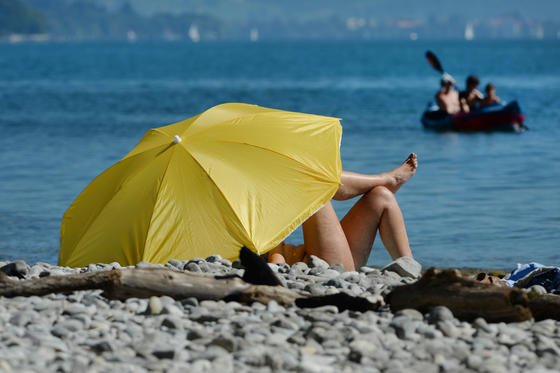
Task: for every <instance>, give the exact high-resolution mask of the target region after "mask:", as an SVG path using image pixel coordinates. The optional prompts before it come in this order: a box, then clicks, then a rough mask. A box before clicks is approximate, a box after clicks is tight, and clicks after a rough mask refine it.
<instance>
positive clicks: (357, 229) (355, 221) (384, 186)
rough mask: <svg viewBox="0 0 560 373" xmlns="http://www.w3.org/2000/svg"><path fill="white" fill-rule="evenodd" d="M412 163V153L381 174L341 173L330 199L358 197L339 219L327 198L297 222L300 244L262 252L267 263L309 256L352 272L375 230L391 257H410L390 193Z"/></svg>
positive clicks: (412, 167)
mask: <svg viewBox="0 0 560 373" xmlns="http://www.w3.org/2000/svg"><path fill="white" fill-rule="evenodd" d="M417 167H418V159H417V157H416V154H414V153H412V154H410V155H409V156H408V158H407V159H406V160H405V161H404V162H403V163H402V164H401V165H400V166H399V167H397V168H395V169H394V170H391V171H389V172H386V173H382V174H359V173H355V172H348V171H342V176H341V180H340V187H339V189H338V191H337V192H336V194H335V195H334V197H333V199H334V200H339V201H342V200H348V199H352V198H354V197H357V196H361V198H360V199H359V200H358V202H356V204H354V206H352V207H351V208H350V211H348V213H347V214H346V216H345V217H344V218H343V219H342V220H341V221H339V220H338V218H337V216H336V213H335V211H334V208H333V206H332V204H331V202H327V204H325V205H324V206H323V207H321V208H320V209H319V210H318V211H317V212H316V213H315V214H313V215H312V216H311V217H310V218H309V219H307V221H306V222H305V223H303V241H304V244H303V245H299V246H294V245H289V244H286V243H282V244H280V245H278V246H277V247H276V248H274V249H272V250H271V251H270V252H269V253H268V261H269V262H271V263H288V264H290V265H291V264H293V263H296V262H300V261H306V260H307V259H308V258H309V256H310V255H315V256H317V257H319V258H321V259H323V260H325V261H326V262H327V263H329V264H342V265H343V266H344V268H345V269H346V270H347V271H355V270H357V269H359V268H360V267H362V266H364V265H366V264H367V260H368V257H369V254H370V252H371V248H372V245H373V240H374V239H375V236H376V234H377V231H379V234H380V236H381V240H382V241H383V244H384V245H385V248H386V249H387V251H388V252H389V254H390V255H391V257H392V258H393V259H397V258H400V257H403V256H408V257H412V252H411V250H410V245H409V242H408V236H407V234H406V228H405V224H404V218H403V215H402V212H401V209H400V207H399V205H398V203H397V200H396V198H395V193H396V192H397V190H398V189H399V188H400V187H401V186H402V185H403V184H404V183H405V182H406V181H407V180H409V179H410V178H411V177H412V176H413V175H414V173H415V172H416V168H417Z"/></svg>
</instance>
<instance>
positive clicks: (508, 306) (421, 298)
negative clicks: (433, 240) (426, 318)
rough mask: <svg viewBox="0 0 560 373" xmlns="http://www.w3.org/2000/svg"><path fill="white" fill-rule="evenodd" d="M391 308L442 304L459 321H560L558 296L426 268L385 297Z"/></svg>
mask: <svg viewBox="0 0 560 373" xmlns="http://www.w3.org/2000/svg"><path fill="white" fill-rule="evenodd" d="M386 301H387V303H388V304H389V305H390V307H391V310H393V311H397V310H401V309H404V308H414V309H417V310H418V311H420V312H427V311H429V310H430V309H431V308H433V307H435V306H446V307H447V308H449V309H450V310H451V311H452V312H453V315H454V316H455V317H457V318H459V319H461V320H467V321H471V320H473V319H475V318H477V317H482V318H484V319H486V320H487V321H490V322H500V321H504V322H515V321H524V320H529V319H531V318H535V320H543V319H548V318H552V319H556V320H560V297H558V296H557V295H544V296H536V297H534V298H532V297H531V296H529V295H528V294H527V293H525V292H523V291H522V290H521V289H518V288H510V287H503V286H496V285H492V284H483V283H480V282H477V281H474V280H473V279H470V278H466V277H463V276H461V273H460V272H459V271H457V270H444V271H438V270H436V269H433V268H430V269H429V270H427V271H426V272H425V273H424V275H423V276H422V278H421V279H420V280H418V281H417V282H415V283H413V284H410V285H404V286H399V287H397V288H395V289H393V290H392V291H391V293H389V295H388V296H387V299H386Z"/></svg>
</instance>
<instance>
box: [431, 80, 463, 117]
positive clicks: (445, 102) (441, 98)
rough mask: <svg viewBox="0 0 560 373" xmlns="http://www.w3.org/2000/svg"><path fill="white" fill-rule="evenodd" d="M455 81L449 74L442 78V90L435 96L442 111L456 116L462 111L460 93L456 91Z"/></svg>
mask: <svg viewBox="0 0 560 373" xmlns="http://www.w3.org/2000/svg"><path fill="white" fill-rule="evenodd" d="M454 87H455V79H453V77H452V76H451V75H449V74H447V73H444V74H443V75H442V76H441V80H440V89H439V91H438V92H437V93H436V95H435V100H436V103H437V105H438V106H439V109H440V111H442V112H444V113H447V114H456V113H458V112H460V111H461V104H460V101H459V92H457V90H455V88H454Z"/></svg>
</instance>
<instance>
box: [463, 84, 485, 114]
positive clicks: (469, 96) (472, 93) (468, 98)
mask: <svg viewBox="0 0 560 373" xmlns="http://www.w3.org/2000/svg"><path fill="white" fill-rule="evenodd" d="M479 84H480V79H478V77H477V76H476V75H469V76H468V77H467V80H466V83H465V86H466V88H465V90H464V91H461V92H460V93H459V100H460V102H461V111H463V112H465V113H468V112H471V111H473V110H476V109H477V108H478V106H479V105H480V103H481V101H482V99H483V96H482V93H480V91H479V90H478V85H479Z"/></svg>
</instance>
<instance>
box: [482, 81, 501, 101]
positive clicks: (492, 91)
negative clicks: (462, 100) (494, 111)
mask: <svg viewBox="0 0 560 373" xmlns="http://www.w3.org/2000/svg"><path fill="white" fill-rule="evenodd" d="M484 91H485V93H486V96H485V97H484V99H482V103H481V104H482V105H483V106H484V105H492V104H497V103H499V102H500V98H499V97H498V96H496V87H494V85H493V84H492V83H488V85H486V89H485V90H484Z"/></svg>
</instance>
